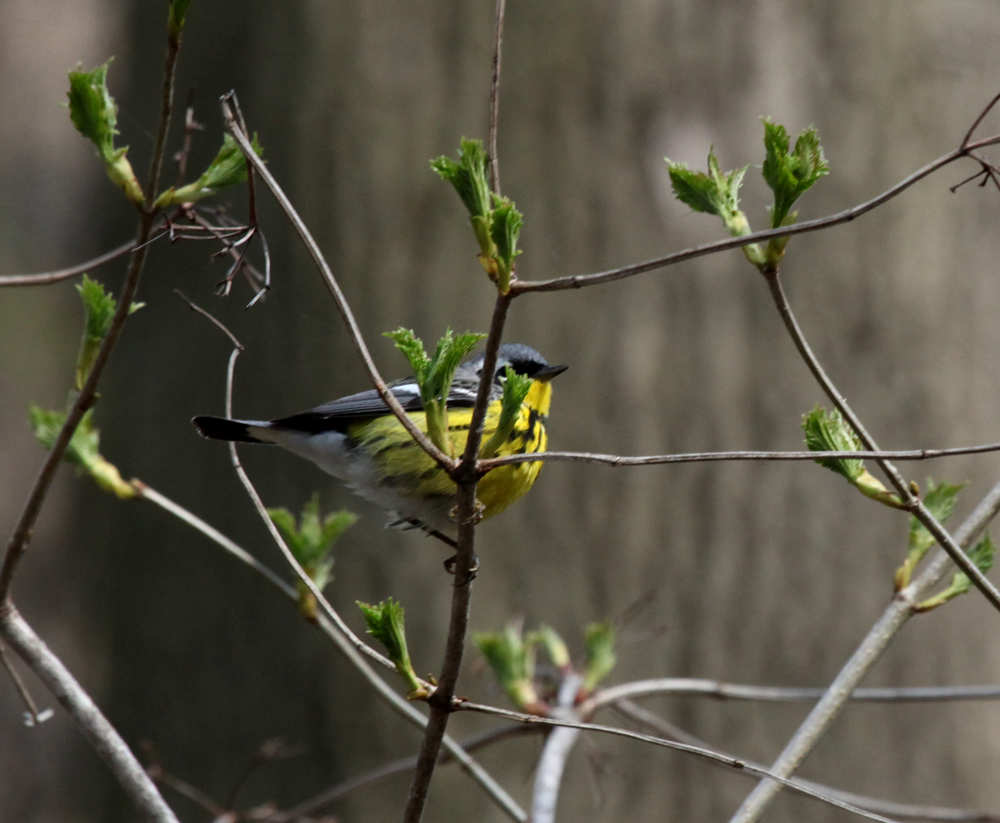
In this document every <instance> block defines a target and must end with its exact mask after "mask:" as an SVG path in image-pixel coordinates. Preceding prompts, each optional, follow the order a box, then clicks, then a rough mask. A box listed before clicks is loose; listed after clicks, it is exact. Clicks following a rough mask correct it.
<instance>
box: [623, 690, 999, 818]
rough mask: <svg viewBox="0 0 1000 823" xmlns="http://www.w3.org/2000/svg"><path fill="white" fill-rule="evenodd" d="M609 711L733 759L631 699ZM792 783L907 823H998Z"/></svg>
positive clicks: (973, 813)
mask: <svg viewBox="0 0 1000 823" xmlns="http://www.w3.org/2000/svg"><path fill="white" fill-rule="evenodd" d="M610 708H613V709H614V710H615V711H617V712H618V713H620V714H621V715H623V716H624V717H627V718H629V719H630V720H634V721H635V722H636V723H639V724H640V725H641V726H645V727H647V728H649V729H652V730H653V731H654V732H656V733H657V734H659V735H662V736H663V737H666V738H667V739H668V740H678V741H680V742H681V743H689V744H691V745H692V746H702V747H703V748H706V749H711V750H712V751H715V752H717V753H718V754H721V755H722V756H723V757H731V756H732V755H730V754H728V753H727V752H724V751H723V750H721V749H719V748H718V747H716V746H712V745H710V744H708V743H706V742H705V741H704V740H702V739H701V738H699V737H695V736H694V735H693V734H690V733H688V732H687V731H685V730H684V729H681V728H679V727H677V726H675V725H674V724H673V723H669V722H667V721H666V720H664V719H663V718H662V717H660V716H659V715H657V714H654V713H653V712H651V711H648V710H647V709H644V708H643V707H642V706H638V705H636V704H635V703H633V702H632V701H631V700H622V701H620V702H618V703H614V704H612V705H611V706H610ZM747 762H748V763H750V764H751V765H753V766H756V767H758V768H764V767H763V766H762V765H761V764H759V763H753V762H752V761H747ZM747 777H753V775H749V774H748V775H747ZM792 782H794V783H795V785H797V786H805V787H807V788H810V789H815V790H816V791H818V792H822V793H823V794H826V795H828V796H830V797H835V798H837V799H838V800H843V801H844V802H845V803H851V804H853V805H855V806H857V807H858V808H861V809H867V810H868V811H870V812H876V813H877V814H886V815H892V816H893V817H896V818H904V819H907V820H932V821H941V823H1000V815H995V814H990V813H989V812H984V811H979V810H977V809H954V808H947V807H941V806H915V805H912V804H909V803H895V802H893V801H891V800H882V799H880V798H876V797H869V796H867V795H863V794H855V793H854V792H846V791H844V790H842V789H835V788H833V787H831V786H826V785H824V784H822V783H816V782H815V781H813V780H805V779H803V778H801V777H795V778H792Z"/></svg>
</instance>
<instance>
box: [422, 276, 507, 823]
mask: <svg viewBox="0 0 1000 823" xmlns="http://www.w3.org/2000/svg"><path fill="white" fill-rule="evenodd" d="M510 301H511V298H510V296H509V295H506V294H498V295H497V300H496V304H495V305H494V308H493V318H492V320H491V321H490V331H489V335H488V337H487V338H486V349H485V352H484V353H483V368H482V371H481V372H480V375H481V377H480V380H479V390H478V392H477V394H476V403H475V405H474V406H473V409H472V417H471V419H470V421H469V433H468V436H467V437H466V441H465V450H464V452H463V454H462V458H461V460H460V462H459V464H458V466H457V467H456V468H455V470H454V472H452V474H451V476H452V479H453V480H454V481H455V483H456V487H457V491H456V497H457V500H458V505H457V507H456V509H457V520H458V546H457V548H456V550H455V564H454V573H455V579H454V590H453V593H452V599H451V617H450V620H449V624H448V640H447V642H446V644H445V655H444V663H443V664H442V667H441V675H440V678H439V682H438V685H437V688H436V689H435V690H434V693H433V694H432V695H431V696H430V699H429V700H428V703H429V705H430V710H431V711H430V719H429V721H428V723H427V730H426V731H425V732H424V739H423V741H421V744H420V755H419V757H418V759H417V768H416V769H415V770H414V773H413V781H412V782H411V784H410V794H409V796H408V798H407V802H406V809H405V810H404V812H403V823H419V820H420V818H421V816H422V814H423V809H424V804H425V803H426V801H427V791H428V789H429V788H430V783H431V777H432V776H433V775H434V768H435V766H436V764H437V757H438V749H439V748H440V745H441V738H442V737H443V736H444V732H445V729H446V728H447V725H448V715H449V714H450V713H451V711H452V709H453V707H452V702H453V700H452V699H453V697H454V695H455V685H456V683H457V682H458V675H459V672H460V670H461V667H462V654H463V652H464V649H465V636H466V634H467V632H468V628H469V609H470V604H471V601H472V580H473V578H474V577H475V568H476V555H475V538H476V522H475V518H476V515H477V513H476V505H477V503H476V483H477V480H478V468H477V464H478V455H479V444H480V442H481V441H482V435H483V422H484V420H485V419H486V408H487V406H488V405H489V400H490V392H491V390H492V387H493V379H492V377H493V375H494V374H495V373H496V366H497V357H498V352H499V350H500V340H501V339H502V337H503V328H504V324H505V322H506V320H507V311H508V309H509V308H510Z"/></svg>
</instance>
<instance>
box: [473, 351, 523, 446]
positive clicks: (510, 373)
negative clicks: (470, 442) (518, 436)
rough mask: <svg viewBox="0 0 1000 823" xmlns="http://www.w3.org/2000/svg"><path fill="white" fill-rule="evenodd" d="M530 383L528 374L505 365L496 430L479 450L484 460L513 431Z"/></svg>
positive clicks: (504, 441) (505, 440)
mask: <svg viewBox="0 0 1000 823" xmlns="http://www.w3.org/2000/svg"><path fill="white" fill-rule="evenodd" d="M531 383H532V379H531V378H530V377H529V376H528V375H526V374H518V373H517V372H516V371H514V369H512V368H511V367H510V366H507V370H506V372H505V376H504V379H503V397H502V399H501V405H500V419H499V421H498V422H497V427H496V430H495V431H494V432H493V434H491V435H490V437H489V439H488V440H486V441H485V442H484V443H483V445H482V448H480V450H479V456H480V457H481V458H483V459H484V460H485V459H486V458H488V457H493V455H495V454H496V453H497V450H498V449H499V448H500V447H501V446H502V445H503V444H504V443H506V442H507V438H508V437H510V435H511V432H513V431H514V426H515V425H516V423H517V421H518V418H519V417H520V416H521V406H522V405H523V404H524V399H525V398H526V397H527V396H528V392H529V391H530V389H531Z"/></svg>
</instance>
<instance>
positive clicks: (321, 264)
mask: <svg viewBox="0 0 1000 823" xmlns="http://www.w3.org/2000/svg"><path fill="white" fill-rule="evenodd" d="M232 97H233V93H232V92H230V93H229V94H226V95H223V97H222V113H223V117H224V119H225V122H226V130H227V131H228V132H229V133H230V134H231V135H232V136H233V139H234V140H235V141H236V143H237V145H238V146H239V147H240V149H241V151H242V152H243V154H244V156H245V157H246V158H247V160H248V161H249V162H250V163H251V164H252V165H253V167H254V169H255V170H256V171H257V173H258V174H259V175H260V177H261V179H262V180H263V181H264V182H265V183H266V184H267V187H268V188H269V189H270V190H271V194H273V195H274V198H275V200H277V201H278V205H280V206H281V208H282V210H283V211H284V212H285V215H286V216H287V217H288V219H289V221H290V222H291V224H292V226H293V228H294V229H295V230H296V232H298V234H299V237H300V238H301V239H302V242H303V244H304V245H305V247H306V249H307V251H308V252H309V254H310V256H311V257H312V259H313V262H314V263H315V264H316V268H317V269H319V272H320V274H321V275H322V276H323V281H324V283H325V284H326V287H327V289H329V291H330V293H331V294H332V295H333V299H334V302H335V303H336V304H337V309H338V311H339V312H340V315H341V317H342V318H343V320H344V323H345V324H346V326H347V330H348V333H349V334H350V338H351V342H352V343H353V345H354V349H355V351H356V352H357V354H358V356H359V357H360V358H361V361H362V363H363V364H364V366H365V368H366V369H367V371H368V376H369V377H370V378H371V381H372V385H373V386H374V387H375V390H376V391H377V392H378V393H379V397H381V398H382V401H383V402H384V403H385V404H386V405H387V406H388V407H389V408H390V409H391V410H392V413H393V414H394V415H396V417H397V419H398V420H399V422H400V424H401V425H402V426H403V428H405V429H406V430H407V431H408V432H409V433H410V436H411V437H412V438H413V439H414V440H415V441H416V442H417V443H419V444H420V447H421V448H422V449H423V450H424V451H426V452H427V454H429V455H430V456H431V457H432V458H433V459H434V460H435V461H436V462H437V463H438V465H439V466H441V467H442V468H444V469H446V470H451V469H452V468H453V467H454V461H452V460H451V458H450V457H448V455H446V454H445V453H444V452H442V451H441V450H440V449H439V448H438V447H437V446H435V445H434V444H433V443H432V442H431V440H430V438H429V437H427V435H426V434H424V432H422V431H420V429H418V428H417V426H416V424H415V423H414V422H413V421H412V420H411V419H410V418H409V417H407V415H406V412H405V411H404V410H403V407H402V406H401V405H400V404H399V401H398V400H397V399H396V397H395V395H393V393H392V392H391V391H389V389H388V388H387V387H386V384H385V381H384V380H383V379H382V376H381V375H380V374H379V371H378V368H377V367H376V366H375V361H374V360H372V356H371V352H369V351H368V346H367V344H366V343H365V340H364V337H363V335H362V334H361V329H360V327H359V326H358V323H357V320H355V318H354V313H353V312H352V311H351V307H350V306H349V305H348V303H347V299H346V298H345V297H344V293H343V292H342V291H341V289H340V284H338V283H337V279H336V278H335V277H334V276H333V271H332V270H331V269H330V266H329V264H328V263H327V262H326V258H325V257H324V256H323V252H322V251H320V248H319V245H318V244H317V243H316V241H315V240H314V239H313V236H312V233H311V232H310V231H309V229H308V228H307V226H306V224H305V223H304V222H303V221H302V218H301V217H299V214H298V212H297V211H296V210H295V207H294V206H293V205H292V203H291V201H290V200H289V199H288V197H287V195H286V194H285V193H284V191H282V189H281V187H280V186H279V185H278V181H277V180H275V179H274V175H272V174H271V172H270V171H269V170H268V168H267V166H266V165H264V163H263V161H262V160H261V159H260V158H259V157H258V156H257V153H256V152H255V151H254V150H253V147H252V146H251V145H250V141H249V140H248V139H247V136H246V134H245V133H244V132H243V131H242V130H241V129H240V128H239V126H238V124H237V122H236V118H235V116H234V114H233V109H232V106H231V105H230V100H231V99H232Z"/></svg>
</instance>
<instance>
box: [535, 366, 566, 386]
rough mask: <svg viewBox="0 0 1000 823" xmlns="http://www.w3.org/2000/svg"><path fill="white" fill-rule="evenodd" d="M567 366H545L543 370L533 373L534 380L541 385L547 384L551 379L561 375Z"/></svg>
mask: <svg viewBox="0 0 1000 823" xmlns="http://www.w3.org/2000/svg"><path fill="white" fill-rule="evenodd" d="M568 368H569V366H546V367H545V368H544V369H541V370H540V371H537V372H535V374H534V375H533V377H534V379H535V380H541V381H542V382H543V383H548V382H549V381H550V380H551V379H552V378H553V377H556V376H557V375H560V374H562V373H563V372H564V371H566V369H568Z"/></svg>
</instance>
